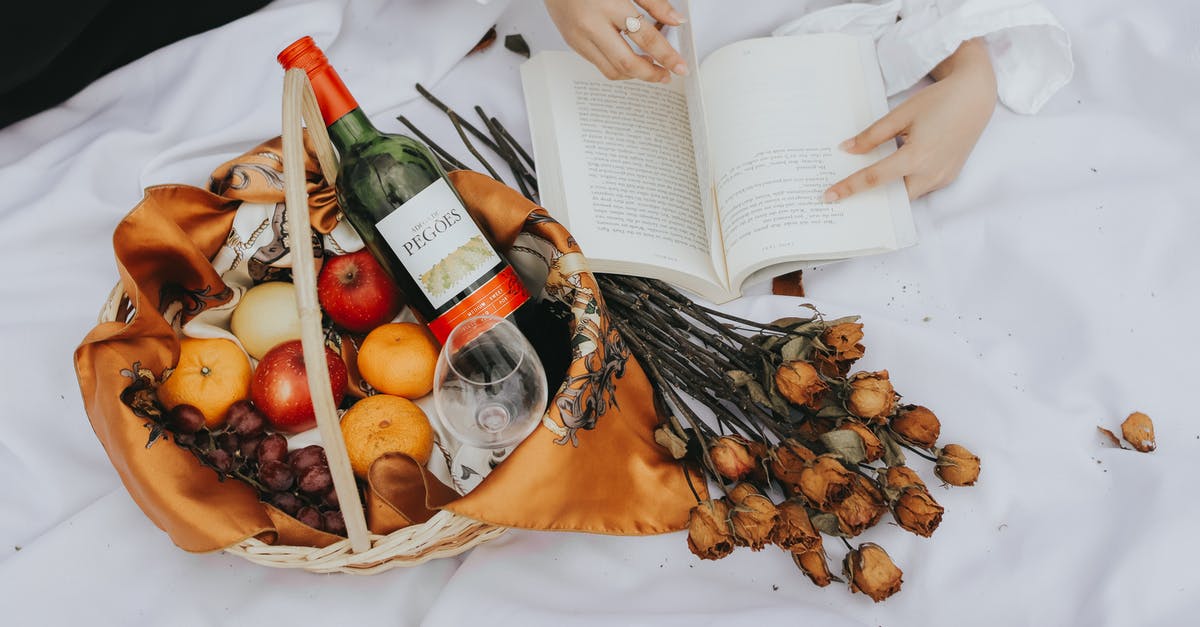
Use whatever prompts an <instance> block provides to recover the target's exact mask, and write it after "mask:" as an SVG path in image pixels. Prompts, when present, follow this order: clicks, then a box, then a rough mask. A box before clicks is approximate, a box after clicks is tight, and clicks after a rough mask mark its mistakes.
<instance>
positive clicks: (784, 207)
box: [701, 34, 911, 286]
mask: <svg viewBox="0 0 1200 627" xmlns="http://www.w3.org/2000/svg"><path fill="white" fill-rule="evenodd" d="M863 43H864V42H863V40H860V39H859V38H856V37H850V36H847V35H840V34H826V35H807V36H803V37H776V38H768V39H753V40H747V41H743V42H738V43H735V44H731V45H728V46H725V47H723V48H721V49H719V50H717V51H716V52H714V53H713V54H711V55H710V56H709V57H708V58H707V59H705V60H704V62H703V65H702V68H701V72H702V73H703V75H704V85H703V91H704V99H705V105H706V108H707V111H708V117H709V142H710V149H711V155H712V170H713V178H714V182H715V186H716V197H717V199H716V201H717V207H718V211H719V214H720V223H721V228H722V230H723V240H724V245H725V254H726V262H727V264H728V267H729V276H730V283H731V284H732V285H734V286H737V285H739V284H740V283H741V282H742V280H743V279H745V278H746V277H747V276H749V275H750V274H751V273H753V272H754V271H755V270H758V269H761V268H764V267H767V266H769V265H772V264H775V263H779V262H782V261H796V260H827V259H836V258H842V257H850V256H855V255H860V254H867V253H873V252H882V251H885V250H890V249H894V248H897V247H898V245H899V243H898V240H897V229H896V227H895V226H894V225H893V217H892V212H893V209H892V207H891V203H892V198H891V197H892V196H893V194H894V191H895V190H892V189H890V187H892V186H884V187H881V188H876V189H873V190H869V191H866V192H860V193H859V194H856V195H854V196H852V197H850V198H848V199H844V200H842V201H840V202H838V203H832V204H831V203H825V202H823V201H822V199H821V197H822V194H823V193H824V191H825V189H826V188H828V186H829V185H831V184H833V183H835V182H837V181H838V180H839V179H841V178H843V177H845V176H847V175H849V174H850V173H852V172H854V171H855V170H858V169H859V168H862V167H865V166H867V165H870V164H871V163H874V162H876V161H878V160H879V159H881V158H883V157H884V156H886V155H887V154H889V153H890V152H891V151H893V150H894V149H895V145H894V142H886V144H887V145H885V146H882V147H880V148H879V149H876V150H875V151H873V152H872V153H870V154H868V155H850V154H847V153H845V152H843V151H841V150H840V149H838V148H837V145H838V144H839V143H841V142H842V141H843V140H845V139H847V138H849V137H852V136H854V135H855V134H857V133H858V132H860V131H861V130H862V129H864V128H866V127H867V126H868V125H870V124H871V123H872V122H873V121H874V120H875V119H876V117H878V116H877V115H876V114H875V111H876V110H877V103H876V104H875V105H873V104H872V98H871V96H875V97H876V98H878V97H879V96H878V93H874V90H868V87H867V85H866V84H865V80H866V78H867V77H869V76H870V74H869V73H868V71H867V69H865V68H867V67H868V64H869V65H870V67H872V68H876V67H877V62H876V60H875V59H874V56H873V50H874V48H873V47H871V46H865V45H863ZM868 55H869V56H868ZM865 56H866V57H867V58H864V57H865ZM874 71H875V76H876V77H877V76H878V70H877V69H875V70H874ZM883 104H884V107H886V102H885V103H883ZM885 110H886V109H885ZM898 185H899V186H900V187H901V189H902V188H903V183H902V182H900V183H898ZM903 204H904V211H903V212H902V213H903V214H904V215H905V216H907V196H904V201H903ZM908 220H909V221H911V217H908Z"/></svg>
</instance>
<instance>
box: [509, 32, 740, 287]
mask: <svg viewBox="0 0 1200 627" xmlns="http://www.w3.org/2000/svg"><path fill="white" fill-rule="evenodd" d="M522 79H523V81H526V82H527V83H530V84H531V86H530V87H528V88H527V89H526V94H527V100H530V103H529V105H530V111H531V120H532V118H533V117H534V116H533V114H534V112H535V110H539V109H541V108H542V107H535V105H534V104H533V103H532V100H533V99H536V98H545V99H548V101H549V105H548V107H545V108H546V109H548V110H549V113H548V115H547V113H546V112H545V111H541V112H539V113H538V116H537V117H538V118H539V119H542V118H547V117H548V118H550V119H551V121H552V128H548V129H547V128H535V129H534V130H533V135H534V147H535V151H537V152H538V154H537V157H538V170H539V181H540V180H541V178H542V176H541V175H542V174H543V173H544V169H545V168H546V167H547V164H546V160H547V159H546V158H544V155H547V154H549V153H550V152H551V149H548V148H546V149H543V146H545V145H546V144H549V143H553V144H554V146H555V148H554V149H553V152H554V153H555V154H554V156H553V158H554V161H555V166H556V167H557V169H558V172H557V177H556V178H557V179H558V184H557V185H554V184H552V185H551V194H552V196H544V198H543V201H544V202H545V203H546V204H547V205H550V204H551V202H554V200H552V198H553V197H557V199H556V200H557V202H560V203H561V205H560V206H548V207H547V208H548V209H549V210H550V212H551V213H552V214H554V215H556V216H557V215H559V214H560V213H563V212H565V213H566V214H567V216H568V217H567V218H566V219H565V220H564V222H565V223H566V224H567V225H568V228H569V229H570V230H571V234H572V235H573V236H574V237H575V238H576V240H578V241H579V244H580V247H581V248H582V249H583V251H584V254H585V255H586V256H587V257H588V259H589V260H590V262H591V266H592V267H593V269H596V270H598V271H605V270H607V271H620V272H630V273H634V274H645V275H647V276H649V275H650V274H648V273H647V272H645V268H644V267H642V268H638V266H658V267H660V268H663V269H665V273H666V274H670V275H672V276H673V277H674V280H677V281H678V282H680V284H681V285H683V286H684V287H688V288H689V289H693V290H694V291H698V292H701V293H704V292H709V293H711V292H712V287H711V286H713V285H720V284H722V283H724V281H723V280H718V278H717V276H716V274H715V272H714V271H713V268H712V261H711V257H710V245H709V227H708V226H707V225H706V224H705V221H704V217H703V214H702V212H701V208H700V193H699V181H698V179H697V176H696V163H695V158H694V155H693V147H692V141H691V127H690V123H689V121H688V110H687V103H686V99H685V96H684V93H683V91H684V90H683V86H682V83H681V82H680V81H678V80H677V81H675V82H673V83H671V84H668V85H660V84H649V83H645V82H641V81H609V80H608V79H606V78H604V76H603V75H601V74H600V72H599V71H598V70H596V69H595V67H593V66H592V65H591V64H590V63H588V62H587V61H585V60H583V59H581V58H579V57H578V56H577V55H575V54H574V53H568V52H543V53H539V54H538V55H537V57H535V58H534V59H533V60H532V61H530V62H529V63H527V64H526V65H525V66H523V67H522ZM539 92H540V93H539ZM533 124H534V125H535V126H536V125H538V124H541V122H539V121H538V120H533ZM682 274H686V275H691V278H690V280H680V279H679V278H678V277H677V276H675V275H682ZM657 276H662V277H663V278H666V277H665V276H664V275H663V273H661V272H660V273H658V274H657ZM668 280H672V279H668ZM700 283H707V284H710V287H709V288H707V289H703V291H702V290H701V289H697V285H698V284H700Z"/></svg>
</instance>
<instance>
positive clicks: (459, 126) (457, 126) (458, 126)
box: [447, 111, 504, 183]
mask: <svg viewBox="0 0 1200 627" xmlns="http://www.w3.org/2000/svg"><path fill="white" fill-rule="evenodd" d="M447 115H449V116H450V123H451V124H453V125H454V130H456V131H458V136H459V137H460V138H461V139H462V142H463V144H465V145H466V146H467V150H469V151H471V154H472V155H475V158H476V159H478V160H479V162H480V163H482V164H483V167H485V168H487V171H488V174H491V175H492V178H494V179H496V180H497V181H500V182H501V183H503V182H504V179H502V178H500V175H499V174H497V173H496V170H495V168H493V167H492V164H490V163H488V162H487V159H484V158H483V155H481V154H479V151H478V150H476V149H475V145H474V144H472V143H471V140H470V139H468V138H467V134H466V133H464V132H463V121H462V120H460V119H459V117H458V114H457V113H455V112H453V111H450V112H449V113H448V114H447Z"/></svg>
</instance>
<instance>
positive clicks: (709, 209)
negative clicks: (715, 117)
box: [678, 2, 737, 299]
mask: <svg viewBox="0 0 1200 627" xmlns="http://www.w3.org/2000/svg"><path fill="white" fill-rule="evenodd" d="M694 5H695V3H694V2H682V3H680V9H681V10H683V12H684V17H685V18H686V20H687V21H686V22H684V24H683V26H682V28H680V29H679V37H678V39H679V48H678V50H679V54H680V55H682V56H683V60H684V62H685V63H687V65H688V67H690V68H693V71H692V72H690V73H689V74H688V75H687V76H685V77H683V79H682V80H683V87H684V94H685V95H686V96H687V106H688V119H689V121H690V122H691V125H692V148H693V154H694V155H695V159H696V175H697V177H698V180H699V182H700V207H701V210H702V211H703V216H704V223H705V224H707V225H709V232H708V238H709V241H708V245H709V250H710V258H711V259H712V266H713V273H714V274H716V276H717V277H718V279H719V280H720V281H721V282H722V283H723V284H724V285H726V286H728V285H729V272H728V268H727V267H726V265H725V243H724V242H722V241H721V237H722V235H721V227H720V217H719V216H718V215H717V201H716V189H715V187H714V186H713V176H712V164H711V163H710V161H709V156H708V152H709V151H708V114H707V112H706V111H705V107H704V88H703V86H702V81H703V78H702V77H701V75H700V72H699V68H700V59H699V56H698V54H697V50H698V48H697V45H696V39H695V37H696V34H695V30H694V27H695V24H696V20H695V17H694V15H693V14H692V7H693V6H694ZM736 296H737V293H736V292H734V291H731V292H730V294H729V296H728V297H729V298H731V299H732V298H734V297H736Z"/></svg>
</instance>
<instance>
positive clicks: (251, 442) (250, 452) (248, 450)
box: [241, 436, 263, 459]
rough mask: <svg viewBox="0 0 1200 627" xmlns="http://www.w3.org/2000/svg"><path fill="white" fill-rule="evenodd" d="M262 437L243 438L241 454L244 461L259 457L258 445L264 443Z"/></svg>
mask: <svg viewBox="0 0 1200 627" xmlns="http://www.w3.org/2000/svg"><path fill="white" fill-rule="evenodd" d="M262 440H263V439H262V437H260V436H248V437H244V438H242V447H241V453H242V457H243V458H244V459H254V458H255V456H256V455H258V445H259V443H261V442H262Z"/></svg>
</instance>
